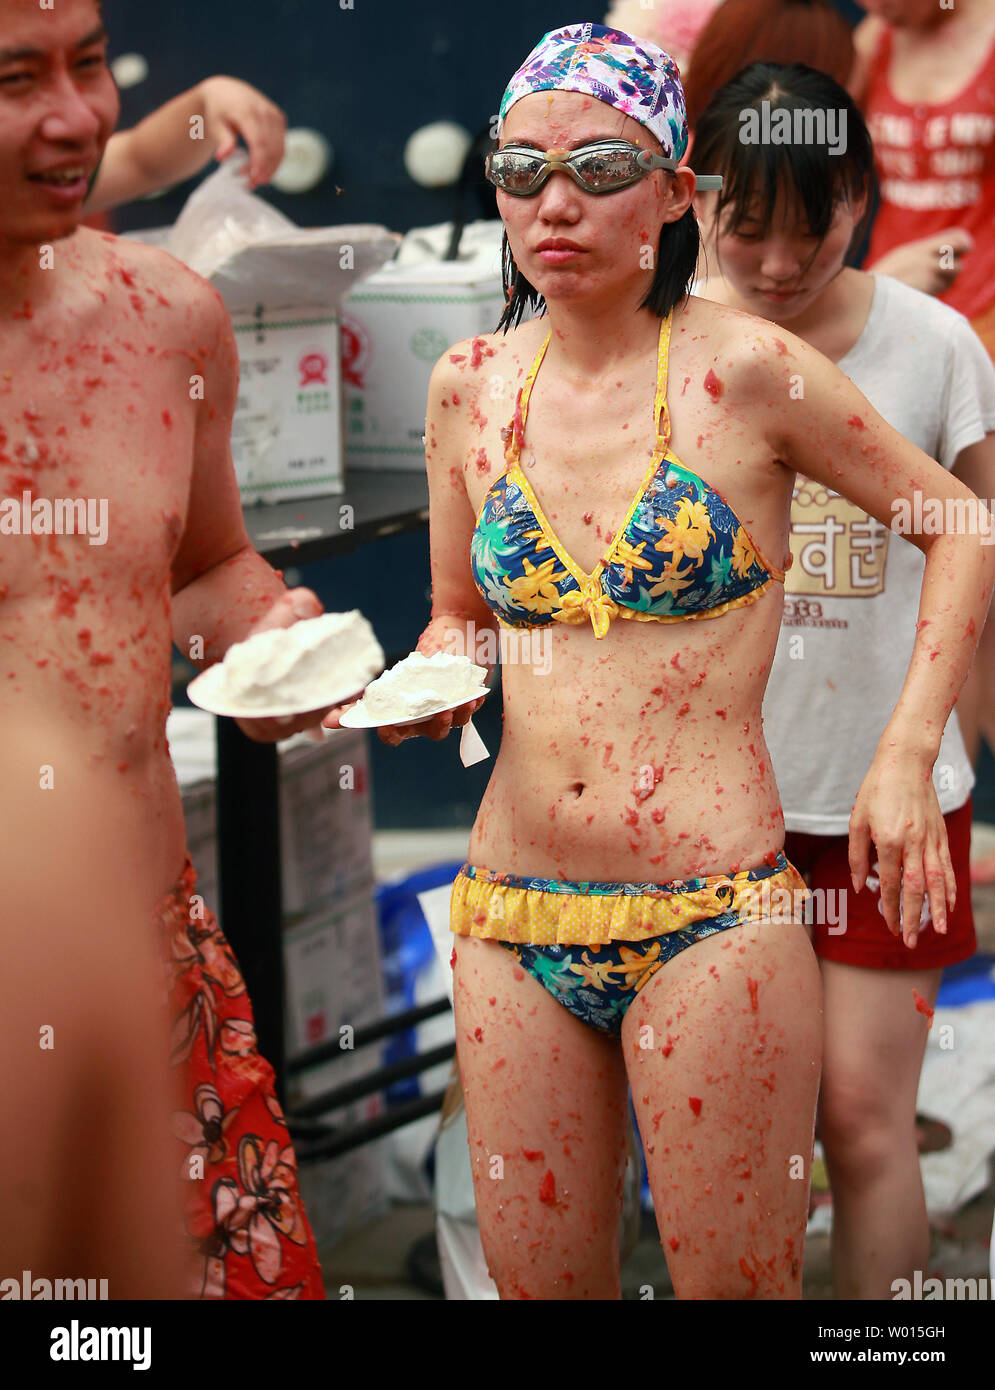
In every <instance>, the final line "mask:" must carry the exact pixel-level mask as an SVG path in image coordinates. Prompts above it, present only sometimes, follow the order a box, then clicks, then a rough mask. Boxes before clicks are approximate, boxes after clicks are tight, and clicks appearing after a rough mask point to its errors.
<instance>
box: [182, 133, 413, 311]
mask: <svg viewBox="0 0 995 1390" xmlns="http://www.w3.org/2000/svg"><path fill="white" fill-rule="evenodd" d="M247 158H248V156H247V155H245V154H244V153H243V154H242V155H241V157H239V156H233V157H232V158H231V159H228V160H225V162H224V163H223V164H222V165H221V167H220V168H219V169H218V170H217V171H216V172H215V173H213V174H211V175H210V176H209V177H208V178H206V179H205V180H204V181H203V183H201V184H200V185H199V186H198V187H197V188H196V189H195V190H194V192H193V193H192V194H191V195H190V197H189V198H188V199H187V201H186V203H185V204H184V207H183V210H182V212H181V213H180V215H179V217H178V218H177V219H176V222H175V224H174V226H173V230H172V233H171V234H170V237H169V241H168V243H167V246H166V249H167V250H168V251H169V252H170V254H171V255H174V256H176V257H177V258H178V259H179V260H181V261H185V262H186V264H187V265H188V266H190V268H191V270H195V271H196V272H197V274H198V275H203V276H204V278H205V279H209V280H210V281H211V283H212V284H213V285H214V287H215V289H217V291H218V293H219V294H220V295H221V297H222V299H224V301H225V305H226V306H227V308H228V310H229V312H230V313H239V312H248V313H251V312H252V311H253V310H254V308H255V305H256V303H257V302H258V301H259V300H264V301H265V304H266V309H267V312H268V313H272V311H273V310H274V309H276V308H289V307H293V306H298V305H309V306H314V307H320V308H325V309H330V310H332V311H333V312H336V313H337V312H338V310H339V306H340V303H341V301H342V299H343V297H344V296H345V294H346V293H347V292H348V291H349V290H350V289H351V288H352V287H353V286H354V285H355V284H356V282H357V281H358V280H359V279H361V278H362V277H363V276H364V275H369V274H371V273H372V272H373V271H374V270H378V269H379V268H380V266H382V265H383V264H384V263H385V262H387V261H389V260H390V259H391V258H392V257H393V255H394V252H395V250H396V249H397V245H398V242H399V241H400V237H399V236H398V235H397V234H396V233H394V232H389V231H388V230H387V228H386V227H381V226H377V225H373V224H358V225H353V226H342V227H313V228H304V227H296V226H295V225H294V224H293V222H291V221H290V219H289V218H288V217H285V216H284V215H283V213H282V212H279V211H277V209H276V208H274V207H272V206H271V205H270V204H269V203H267V202H266V200H265V199H264V198H260V197H259V196H258V195H257V194H255V193H252V192H250V191H249V189H248V188H247V187H246V186H245V181H244V179H242V178H241V177H240V176H239V175H240V172H241V170H242V169H243V168H244V167H245V163H246V160H247ZM288 252H293V254H292V255H288V254H287V253H288Z"/></svg>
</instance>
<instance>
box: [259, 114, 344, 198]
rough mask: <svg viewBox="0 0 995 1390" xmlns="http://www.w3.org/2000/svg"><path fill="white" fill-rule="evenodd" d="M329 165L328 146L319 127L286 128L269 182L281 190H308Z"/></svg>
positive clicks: (320, 177) (329, 153) (289, 191)
mask: <svg viewBox="0 0 995 1390" xmlns="http://www.w3.org/2000/svg"><path fill="white" fill-rule="evenodd" d="M331 165H332V147H331V145H330V144H329V142H328V141H327V140H326V139H325V137H324V135H322V133H321V131H320V130H308V129H307V127H306V126H295V127H294V128H293V129H292V130H288V131H287V135H286V143H285V145H284V151H283V159H282V161H281V162H280V167H279V168H278V169H277V171H276V173H275V174H274V175H273V177H272V179H271V180H270V182H271V183H272V185H273V187H274V188H277V189H279V191H280V192H281V193H309V192H310V191H311V189H312V188H314V187H315V186H316V185H317V184H319V183H320V182H321V180H322V179H323V178H324V177H325V175H326V174H327V173H328V171H329V169H330V168H331Z"/></svg>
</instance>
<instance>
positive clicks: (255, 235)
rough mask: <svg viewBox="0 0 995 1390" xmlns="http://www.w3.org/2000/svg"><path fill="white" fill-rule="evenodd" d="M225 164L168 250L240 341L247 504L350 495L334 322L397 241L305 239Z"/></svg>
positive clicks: (356, 233) (336, 230)
mask: <svg viewBox="0 0 995 1390" xmlns="http://www.w3.org/2000/svg"><path fill="white" fill-rule="evenodd" d="M244 167H245V160H244V157H236V158H235V159H232V160H226V161H225V162H224V163H223V164H222V165H221V166H220V167H219V168H218V169H217V170H216V171H215V172H214V173H213V174H211V175H209V176H208V177H207V178H206V179H204V180H203V181H202V182H201V183H200V184H198V186H197V187H196V188H195V189H194V191H193V193H192V194H191V195H190V197H189V198H188V199H187V202H186V203H185V204H184V207H183V209H182V211H181V212H180V215H179V217H178V218H177V219H176V222H175V224H174V226H173V227H172V229H171V231H170V235H169V240H168V242H167V243H166V248H167V250H169V251H170V252H171V253H172V254H173V255H175V256H177V257H178V258H179V259H180V260H182V261H185V262H186V264H187V265H189V266H190V267H191V268H192V269H193V270H195V271H197V273H198V274H200V275H203V276H204V278H205V279H207V280H209V281H210V282H211V284H212V285H213V286H214V288H215V289H216V290H217V291H218V293H219V294H220V295H221V298H222V299H223V300H224V302H225V307H226V308H227V310H228V312H229V314H230V315H231V316H232V325H233V327H234V329H235V340H236V343H237V344H238V353H239V363H240V381H239V393H238V404H237V407H236V411H235V419H234V423H233V426H232V455H233V458H234V462H235V472H236V475H237V477H238V483H239V488H240V490H241V494H242V501H243V502H244V503H247V502H280V501H284V500H285V499H287V498H298V497H299V498H305V497H320V496H324V495H326V494H328V493H336V492H341V491H342V488H343V457H342V408H341V378H340V374H339V333H338V328H337V317H338V311H339V306H340V303H341V300H342V296H343V295H344V294H345V292H346V290H347V289H349V288H350V287H351V286H352V285H354V284H355V283H356V281H357V280H358V279H359V278H360V276H362V275H364V274H366V273H368V272H370V271H373V270H376V269H377V267H379V266H381V265H383V263H384V262H385V261H387V260H389V259H390V257H391V256H392V255H393V254H394V252H395V250H396V246H397V237H396V236H395V235H394V234H392V233H390V232H388V231H387V230H386V228H384V227H379V226H369V225H354V226H342V227H315V228H302V227H296V226H295V225H294V224H293V222H291V221H290V219H289V218H287V217H285V216H284V215H283V213H281V212H279V211H278V209H276V208H274V207H273V206H272V205H271V204H269V203H268V202H267V201H266V200H265V199H264V198H261V197H260V196H259V195H258V194H256V193H253V192H251V191H250V190H249V189H248V188H247V187H246V185H245V183H244V181H243V180H242V178H241V174H242V172H243V170H244Z"/></svg>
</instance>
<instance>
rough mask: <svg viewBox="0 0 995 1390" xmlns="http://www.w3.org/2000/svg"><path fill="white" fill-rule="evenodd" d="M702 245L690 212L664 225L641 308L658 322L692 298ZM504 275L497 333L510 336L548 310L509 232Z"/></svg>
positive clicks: (504, 248) (504, 246) (503, 248)
mask: <svg viewBox="0 0 995 1390" xmlns="http://www.w3.org/2000/svg"><path fill="white" fill-rule="evenodd" d="M608 196H609V197H610V196H611V195H608ZM700 245H701V236H700V233H699V231H698V219H697V218H696V217H695V215H694V212H693V211H692V209H691V208H688V210H687V212H685V213H684V215H683V216H682V217H679V218H678V219H677V221H676V222H665V223H664V224H663V226H662V227H661V229H660V240H659V242H658V243H657V254H656V274H655V275H654V277H653V283H652V285H650V288H649V292H648V294H647V295H646V298H645V299H644V300H643V302H642V304H640V306H639V307H640V308H641V309H652V310H653V313H654V314H656V315H657V317H658V318H661V319H664V318H666V317H667V315H668V314H669V313H670V311H671V309H673V308H674V306H675V305H677V304H679V303H680V302H681V300H682V299H684V298H685V297H686V296H687V295H688V294H690V292H691V285H692V283H693V282H694V274H695V267H696V265H697V264H698V250H699V248H700ZM501 275H502V278H503V280H504V295H505V301H506V302H505V308H504V313H503V314H502V315H501V319H500V321H499V323H498V326H497V330H495V331H498V330H502V329H503V330H504V332H505V333H507V331H508V329H509V328H515V327H517V326H518V324H519V323H521V320H522V315H523V314H524V313H525V312H526V310H527V309H528V310H532V311H534V312H536V313H544V312H545V309H546V301H545V300H544V299H543V297H542V295H541V294H540V293H539V291H538V290H537V289H536V288H535V286H534V285H532V284H530V283H529V281H528V280H526V278H525V276H524V275H523V274H522V272H521V271H520V270H519V269H518V266H517V265H516V264H515V258H514V256H512V254H511V246H510V245H509V243H508V233H507V232H505V234H504V238H503V240H502V242H501Z"/></svg>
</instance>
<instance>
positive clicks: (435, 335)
mask: <svg viewBox="0 0 995 1390" xmlns="http://www.w3.org/2000/svg"><path fill="white" fill-rule="evenodd" d="M408 346H409V347H410V349H411V351H412V352H413V353H414V355H415V356H416V357H420V358H421V360H422V361H423V362H435V361H437V360H438V359H439V358H440V357H441V356H442V354H443V353H444V352H445V350H446V348H447V347H448V346H449V340H448V338H446V337H444V336H443V334H441V333H440V332H439V330H438V329H437V328H419V329H418V331H417V333H414V334H412V337H411V342H410V343H409V344H408Z"/></svg>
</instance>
